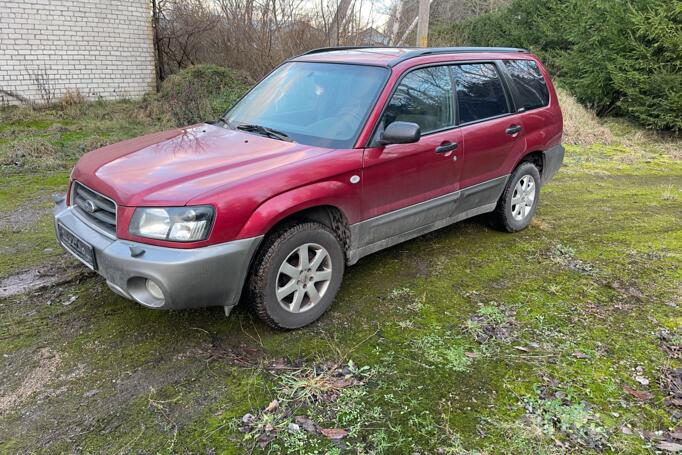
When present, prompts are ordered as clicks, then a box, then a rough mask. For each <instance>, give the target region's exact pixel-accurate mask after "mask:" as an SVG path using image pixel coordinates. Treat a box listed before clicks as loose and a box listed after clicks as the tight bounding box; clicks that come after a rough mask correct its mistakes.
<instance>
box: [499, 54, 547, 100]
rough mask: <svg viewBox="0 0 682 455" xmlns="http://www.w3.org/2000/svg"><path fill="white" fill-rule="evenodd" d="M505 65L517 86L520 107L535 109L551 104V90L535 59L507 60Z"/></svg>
mask: <svg viewBox="0 0 682 455" xmlns="http://www.w3.org/2000/svg"><path fill="white" fill-rule="evenodd" d="M504 66H505V67H506V68H507V72H508V73H509V76H510V77H511V80H512V83H513V84H514V86H515V87H516V92H517V97H518V99H517V100H516V101H517V104H518V107H519V108H525V109H535V108H538V107H542V106H547V105H548V104H549V91H548V90H547V84H545V79H544V78H543V77H542V73H541V72H540V68H538V65H537V64H536V63H535V62H534V61H533V60H505V61H504Z"/></svg>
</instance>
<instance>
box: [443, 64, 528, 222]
mask: <svg viewBox="0 0 682 455" xmlns="http://www.w3.org/2000/svg"><path fill="white" fill-rule="evenodd" d="M452 72H453V79H454V81H455V87H456V98H457V117H458V124H459V125H460V129H461V133H462V144H461V146H462V161H463V162H462V174H461V183H462V188H467V187H475V186H477V188H478V189H480V190H481V191H480V192H477V191H474V190H469V191H468V192H466V193H465V195H467V194H469V195H471V194H472V193H474V192H477V193H479V194H478V196H477V197H476V198H475V199H474V200H470V201H469V203H468V204H466V206H464V207H460V208H459V209H460V210H465V209H469V208H472V207H473V206H480V205H485V204H491V203H493V202H495V201H496V200H497V198H498V197H499V194H501V192H502V189H503V187H504V183H505V182H504V181H505V179H504V176H505V175H507V174H508V173H509V172H510V167H511V166H513V162H514V160H515V157H516V156H519V154H520V153H521V152H523V150H524V140H523V137H524V130H523V124H522V119H521V115H520V114H519V113H515V112H514V111H513V109H514V107H513V101H512V99H511V97H510V96H509V94H508V89H507V87H506V86H505V83H504V82H503V78H502V76H501V73H500V71H499V68H498V64H497V63H496V62H476V63H466V64H457V65H453V66H452ZM462 202H463V203H464V202H465V201H464V200H463V201H462ZM469 206H472V207H469Z"/></svg>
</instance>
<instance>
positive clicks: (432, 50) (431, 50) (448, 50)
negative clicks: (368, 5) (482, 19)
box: [389, 47, 528, 66]
mask: <svg viewBox="0 0 682 455" xmlns="http://www.w3.org/2000/svg"><path fill="white" fill-rule="evenodd" d="M477 52H509V53H512V52H524V53H528V51H527V50H526V49H520V48H516V47H426V48H420V49H414V50H412V51H410V52H407V53H406V54H405V55H402V56H400V57H398V58H396V59H395V60H392V61H391V63H390V64H389V66H395V65H397V64H398V63H402V62H404V61H405V60H409V59H411V58H416V57H421V56H424V55H437V54H466V53H477Z"/></svg>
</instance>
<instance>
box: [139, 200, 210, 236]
mask: <svg viewBox="0 0 682 455" xmlns="http://www.w3.org/2000/svg"><path fill="white" fill-rule="evenodd" d="M213 213H214V212H213V207H210V206H206V205H201V206H196V207H167V208H144V207H140V208H136V209H135V213H134V214H133V218H132V219H131V220H130V228H129V229H128V230H129V232H130V233H131V234H133V235H139V236H140V237H148V238H150V239H159V240H171V241H174V242H196V241H197V240H206V237H208V233H209V231H210V230H211V223H212V222H213Z"/></svg>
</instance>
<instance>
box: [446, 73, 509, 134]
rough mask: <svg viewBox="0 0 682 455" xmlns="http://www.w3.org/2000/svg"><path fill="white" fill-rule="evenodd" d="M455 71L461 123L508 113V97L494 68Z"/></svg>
mask: <svg viewBox="0 0 682 455" xmlns="http://www.w3.org/2000/svg"><path fill="white" fill-rule="evenodd" d="M452 71H453V76H454V79H455V84H456V87H457V107H458V109H459V121H460V123H469V122H475V121H478V120H483V119H486V118H490V117H496V116H498V115H503V114H507V113H509V105H508V104H507V97H506V96H505V94H504V88H502V81H501V80H500V75H499V74H498V73H497V69H496V68H495V65H494V64H492V63H475V64H469V65H455V66H453V67H452Z"/></svg>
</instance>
